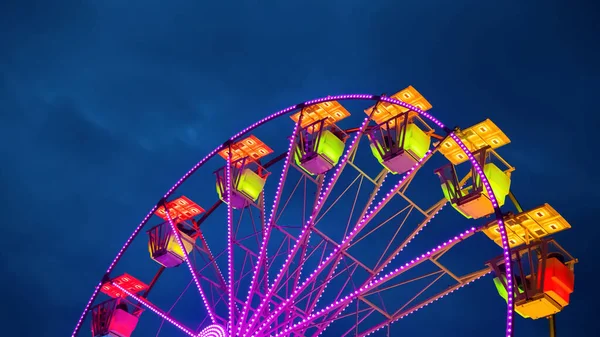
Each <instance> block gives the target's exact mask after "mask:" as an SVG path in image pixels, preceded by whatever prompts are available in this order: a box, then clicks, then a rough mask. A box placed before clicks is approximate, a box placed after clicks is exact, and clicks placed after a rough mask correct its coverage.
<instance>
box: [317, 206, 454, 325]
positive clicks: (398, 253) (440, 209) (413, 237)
mask: <svg viewBox="0 0 600 337" xmlns="http://www.w3.org/2000/svg"><path fill="white" fill-rule="evenodd" d="M445 204H446V203H444V205H445ZM444 205H442V206H440V208H439V209H438V210H437V211H436V212H435V214H434V215H432V216H431V218H430V219H429V220H428V221H427V222H426V223H425V224H424V225H423V227H421V229H419V230H418V231H416V232H415V233H414V234H413V235H412V236H411V237H409V238H408V240H407V241H406V244H405V245H404V247H402V249H400V250H399V251H398V252H397V253H396V254H395V255H394V256H393V257H392V258H391V259H390V260H389V261H388V262H387V263H386V264H385V265H383V266H382V267H381V268H380V270H381V271H380V272H378V273H377V274H376V275H375V276H379V274H381V273H382V272H383V271H384V270H385V268H386V267H387V266H388V265H389V264H390V263H392V261H394V260H395V259H396V257H398V255H400V253H401V252H402V251H403V250H404V249H405V248H406V247H407V246H408V245H409V244H410V243H411V241H412V240H414V239H415V238H416V237H417V235H419V233H421V232H422V231H423V229H424V228H425V227H427V225H428V224H429V223H430V222H431V221H432V220H433V218H435V216H436V215H438V213H439V212H441V211H442V209H443V208H444ZM439 248H441V247H439ZM339 263H340V262H338V263H337V265H339ZM337 265H336V268H337ZM367 284H368V282H365V284H363V286H365V285H367ZM325 288H327V285H325V286H324V287H323V290H325ZM323 292H324V291H322V292H321V295H319V299H317V301H316V302H315V304H314V306H313V308H312V309H313V310H314V308H315V307H316V305H317V303H319V300H320V299H321V296H323ZM345 309H346V308H344V310H345ZM312 312H313V311H312V310H311V311H310V313H312ZM342 312H343V310H341V311H340V312H338V314H337V315H339V314H341V313H342ZM330 324H331V323H330ZM330 324H327V325H326V326H325V327H323V328H321V330H320V332H319V333H318V334H317V336H318V335H320V334H321V333H323V331H324V330H325V329H327V327H328V326H329V325H330ZM390 324H391V323H390Z"/></svg>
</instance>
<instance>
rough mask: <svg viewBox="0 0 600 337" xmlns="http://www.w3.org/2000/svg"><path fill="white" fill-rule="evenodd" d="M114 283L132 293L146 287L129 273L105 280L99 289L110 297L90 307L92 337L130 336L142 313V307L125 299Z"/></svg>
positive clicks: (144, 289)
mask: <svg viewBox="0 0 600 337" xmlns="http://www.w3.org/2000/svg"><path fill="white" fill-rule="evenodd" d="M115 284H117V285H119V286H120V287H122V288H124V289H125V290H127V291H128V292H130V293H131V294H134V295H135V294H138V293H140V292H142V291H146V290H147V289H148V286H147V285H146V284H144V283H143V282H141V281H140V280H138V279H136V278H135V277H133V276H131V275H129V274H123V275H121V276H119V277H116V278H114V279H113V280H112V281H108V282H105V283H104V284H103V285H102V287H101V288H100V291H101V292H103V293H105V294H107V295H108V296H110V297H112V298H111V299H110V300H107V301H105V302H102V303H100V304H98V305H96V306H94V307H93V308H92V309H91V314H92V336H93V337H108V336H110V337H130V336H131V334H132V333H133V331H134V330H135V328H136V326H137V323H138V320H139V317H140V315H141V314H142V308H141V307H139V306H137V305H135V304H133V303H130V302H129V301H127V300H126V299H125V297H126V294H124V293H123V291H122V290H121V289H119V288H118V287H116V286H115Z"/></svg>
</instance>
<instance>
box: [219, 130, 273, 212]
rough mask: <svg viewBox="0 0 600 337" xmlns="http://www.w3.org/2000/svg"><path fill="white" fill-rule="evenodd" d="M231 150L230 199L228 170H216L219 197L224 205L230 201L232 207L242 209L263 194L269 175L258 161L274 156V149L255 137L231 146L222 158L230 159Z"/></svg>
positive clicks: (222, 154) (222, 153)
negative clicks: (272, 154) (228, 195)
mask: <svg viewBox="0 0 600 337" xmlns="http://www.w3.org/2000/svg"><path fill="white" fill-rule="evenodd" d="M229 149H231V177H230V179H231V184H232V186H231V187H232V191H231V200H227V170H226V167H222V168H220V169H219V170H217V171H215V175H216V177H217V194H218V195H219V198H220V199H221V200H222V201H223V202H225V203H229V202H230V203H231V207H233V208H235V209H241V208H244V207H246V206H248V205H250V204H251V203H254V202H256V200H257V199H258V197H259V196H260V194H261V193H262V191H263V188H264V186H265V183H266V181H267V177H268V176H269V172H268V171H267V170H266V169H265V168H263V167H262V166H261V164H260V162H259V160H260V159H261V158H262V157H264V156H267V155H269V154H271V153H273V150H272V149H271V148H269V147H268V146H267V145H266V144H265V143H263V142H262V141H260V140H259V139H258V138H256V137H255V136H250V137H248V138H246V139H243V140H241V141H239V142H236V143H234V144H232V145H230V146H228V147H227V148H226V149H224V150H222V151H221V152H219V155H220V156H221V157H223V158H224V159H226V160H227V159H228V158H229Z"/></svg>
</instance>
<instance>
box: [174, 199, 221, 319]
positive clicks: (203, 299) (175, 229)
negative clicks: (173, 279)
mask: <svg viewBox="0 0 600 337" xmlns="http://www.w3.org/2000/svg"><path fill="white" fill-rule="evenodd" d="M164 207H165V210H166V212H165V214H166V215H167V220H168V221H169V225H170V226H171V230H172V231H173V235H175V239H177V244H178V245H179V248H181V251H182V252H183V259H184V261H185V264H186V265H187V266H188V268H189V270H190V273H191V274H192V278H193V279H194V283H196V287H198V292H199V293H200V297H202V302H203V303H204V306H205V307H206V311H207V312H208V316H209V317H210V320H211V322H212V323H215V321H216V320H215V314H214V313H213V308H212V307H211V306H210V305H209V302H208V299H207V298H206V294H205V293H204V290H202V286H201V285H200V280H199V279H198V275H197V274H196V270H195V269H194V267H193V266H192V263H191V262H190V258H189V256H188V254H187V250H186V249H185V246H184V244H183V241H181V235H179V231H178V230H177V227H175V224H174V223H173V219H172V218H171V214H169V213H170V212H169V210H168V209H167V206H166V204H165V206H164Z"/></svg>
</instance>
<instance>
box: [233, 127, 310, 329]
mask: <svg viewBox="0 0 600 337" xmlns="http://www.w3.org/2000/svg"><path fill="white" fill-rule="evenodd" d="M301 119H302V116H300V118H299V119H298V121H297V122H296V124H295V125H294V132H293V133H292V137H291V138H290V144H289V145H288V152H287V155H286V157H285V163H284V166H283V168H282V170H281V176H280V177H279V183H278V185H277V192H276V193H275V199H274V200H273V206H272V207H271V213H270V214H269V220H268V221H267V223H266V224H265V234H264V236H263V240H262V243H261V245H260V250H259V253H258V261H257V262H256V266H255V267H254V273H252V281H251V282H250V287H248V296H247V297H246V303H244V307H243V310H242V316H240V323H239V325H238V330H237V332H238V334H240V333H241V331H242V328H243V327H244V324H245V320H246V315H248V310H249V308H250V302H251V297H252V292H253V291H254V290H255V287H256V281H257V280H256V278H257V276H258V273H259V271H260V267H261V266H262V264H263V263H265V259H267V253H268V252H267V245H268V242H269V238H270V236H271V225H272V224H273V218H274V215H275V211H276V208H277V205H278V204H279V199H280V197H281V191H282V188H283V179H284V178H285V174H286V173H287V170H288V168H289V166H290V161H291V158H292V150H293V147H294V143H295V142H296V135H297V132H298V127H299V125H300V121H301ZM263 200H264V192H263ZM264 209H265V207H264V202H263V212H264ZM265 269H266V271H268V268H265ZM265 278H266V282H267V284H268V282H269V277H268V274H266V275H265Z"/></svg>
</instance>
